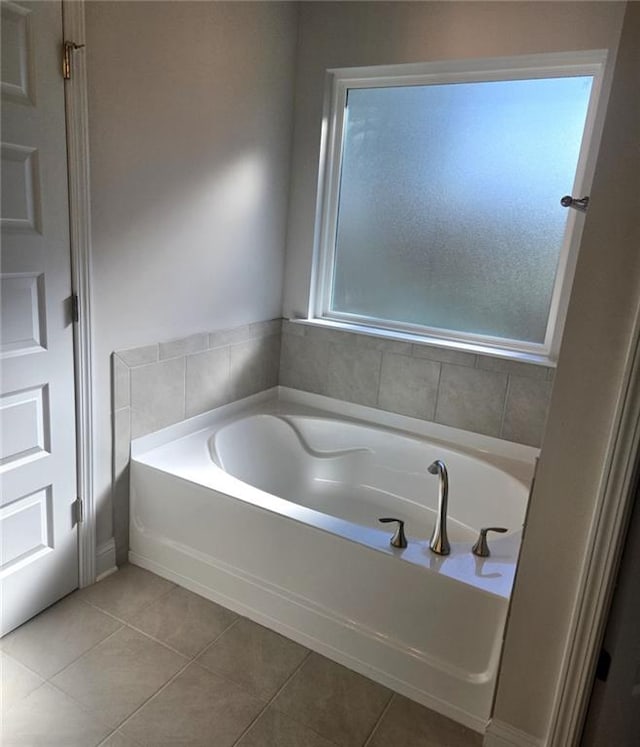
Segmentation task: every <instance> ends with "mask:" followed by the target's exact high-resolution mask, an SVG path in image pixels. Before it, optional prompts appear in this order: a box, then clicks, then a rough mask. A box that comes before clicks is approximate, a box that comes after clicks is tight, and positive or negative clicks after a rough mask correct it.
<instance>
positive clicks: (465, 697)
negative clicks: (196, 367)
mask: <svg viewBox="0 0 640 747" xmlns="http://www.w3.org/2000/svg"><path fill="white" fill-rule="evenodd" d="M536 454H537V451H536V450H534V449H531V448H528V447H524V446H518V445H516V444H510V443H507V442H504V441H498V440H497V439H492V438H488V437H482V436H476V435H474V434H470V433H466V432H463V431H457V430H455V429H452V428H447V427H444V426H439V425H436V424H433V423H425V422H423V421H418V420H415V419H412V418H407V417H403V416H399V415H393V414H390V413H385V412H382V411H379V410H373V409H371V408H366V407H361V406H358V405H352V404H348V403H344V402H340V401H337V400H331V399H329V398H326V397H320V396H318V395H313V394H307V393H303V392H297V391H295V390H288V389H285V388H282V387H280V388H276V389H275V390H271V391H269V392H263V393H261V394H259V395H255V396H253V397H250V398H247V399H246V400H243V401H240V402H236V403H233V404H231V405H227V406H225V407H221V408H219V409H218V410H214V411H212V412H210V413H206V414H204V415H200V416H197V417H195V418H191V419H190V420H187V421H185V422H183V423H179V424H177V425H175V426H171V427H169V428H166V429H164V430H162V431H159V432H157V433H155V434H151V435H149V436H146V437H144V438H141V439H137V440H136V441H134V442H133V444H132V460H131V469H130V481H131V483H130V487H131V530H130V532H131V534H130V548H131V549H130V555H129V558H130V561H131V562H132V563H134V564H137V565H140V566H142V567H145V568H148V569H149V570H152V571H154V572H155V573H158V574H159V575H161V576H164V577H165V578H168V579H171V580H173V581H175V582H177V583H178V584H181V585H182V586H184V587H186V588H189V589H191V590H193V591H195V592H197V593H199V594H202V595H203V596H205V597H207V598H209V599H212V600H213V601H215V602H218V603H220V604H222V605H224V606H226V607H229V608H231V609H233V610H235V611H237V612H239V613H240V614H243V615H246V616H248V617H249V618H251V619H253V620H255V621H256V622H258V623H261V624H263V625H266V626H268V627H270V628H272V629H274V630H276V631H278V632H280V633H282V634H284V635H286V636H288V637H289V638H292V639H293V640H296V641H298V642H299V643H302V644H303V645H306V646H308V647H309V648H311V649H313V650H315V651H317V652H319V653H321V654H323V655H325V656H328V657H329V658H331V659H333V660H335V661H337V662H339V663H341V664H344V665H345V666H348V667H350V668H351V669H353V670H355V671H358V672H360V673H362V674H364V675H366V676H368V677H370V678H372V679H374V680H376V681H378V682H380V683H382V684H384V685H386V686H388V687H390V688H391V689H393V690H395V691H396V692H399V693H402V694H404V695H406V696H408V697H409V698H412V699H414V700H416V701H418V702H420V703H422V704H424V705H426V706H428V707H430V708H433V709H434V710H436V711H438V712H440V713H442V714H444V715H446V716H449V717H450V718H453V719H455V720H457V721H459V722H461V723H463V724H465V725H467V726H469V727H471V728H473V729H475V730H477V731H483V730H484V728H485V727H486V724H487V721H488V718H489V716H490V708H491V702H492V696H493V690H494V687H495V680H496V673H497V668H498V661H499V656H500V649H501V641H502V635H503V627H504V623H505V619H506V614H507V607H508V603H509V596H510V593H511V587H512V584H513V578H514V573H515V569H516V562H517V557H518V551H519V545H520V536H521V530H522V526H523V521H524V516H525V509H526V502H527V496H528V485H529V481H530V479H531V475H532V469H533V464H534V460H535V456H536ZM434 459H442V460H443V461H444V462H445V463H446V465H447V468H448V471H449V481H450V491H449V524H448V528H449V539H450V541H451V553H450V555H448V556H446V557H441V556H437V555H435V554H434V553H432V552H431V551H430V550H429V549H428V541H429V537H430V534H431V531H432V528H433V523H434V518H435V511H436V508H437V496H438V480H437V478H436V477H434V476H432V475H430V474H429V473H428V472H427V470H426V467H427V466H428V465H429V464H430V463H431V462H432V461H433V460H434ZM384 516H391V517H397V518H400V519H402V520H404V521H405V530H406V533H407V537H408V540H409V544H408V547H407V548H406V549H403V550H401V549H396V548H393V547H391V546H390V544H389V539H390V536H391V534H392V529H393V527H391V528H390V526H391V525H388V524H386V525H383V524H380V523H379V522H378V519H379V518H380V517H384ZM483 526H503V527H506V528H508V530H509V531H508V532H507V533H505V534H503V535H497V534H494V535H490V538H489V544H490V548H491V555H490V557H488V558H478V557H476V556H474V555H473V554H472V553H471V547H472V545H473V543H474V542H475V540H476V539H477V534H478V530H479V528H480V527H483Z"/></svg>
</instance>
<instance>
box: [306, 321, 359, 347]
mask: <svg viewBox="0 0 640 747" xmlns="http://www.w3.org/2000/svg"><path fill="white" fill-rule="evenodd" d="M304 334H305V337H308V338H309V339H310V340H313V342H328V343H329V344H331V345H349V344H351V345H355V342H356V337H357V335H353V334H350V333H349V332H346V331H345V330H343V329H334V328H333V327H318V326H314V325H311V324H308V325H306V326H305V328H304Z"/></svg>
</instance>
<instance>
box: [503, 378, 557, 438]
mask: <svg viewBox="0 0 640 747" xmlns="http://www.w3.org/2000/svg"><path fill="white" fill-rule="evenodd" d="M552 388H553V383H552V382H551V381H539V380H537V379H524V378H522V377H520V376H511V377H510V381H509V390H508V392H507V403H506V406H505V411H504V422H503V424H502V434H501V435H502V438H506V439H508V440H509V441H516V442H517V443H520V444H528V445H529V446H540V444H541V443H542V436H543V432H544V426H545V423H546V420H547V412H548V410H549V401H550V399H551V390H552Z"/></svg>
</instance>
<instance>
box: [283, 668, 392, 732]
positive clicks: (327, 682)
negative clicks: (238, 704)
mask: <svg viewBox="0 0 640 747" xmlns="http://www.w3.org/2000/svg"><path fill="white" fill-rule="evenodd" d="M390 697H391V692H390V691H389V690H387V688H386V687H383V686H382V685H378V684H377V683H376V682H372V681H371V680H368V679H367V678H366V677H362V676H361V675H359V674H356V673H355V672H352V671H351V670H349V669H346V668H345V667H342V666H340V665H339V664H335V663H334V662H332V661H329V660H328V659H325V658H324V657H322V656H319V655H318V654H311V656H310V657H309V658H308V659H307V661H306V662H305V663H304V665H303V666H302V668H301V669H300V671H299V672H298V673H297V674H296V675H295V677H293V679H292V680H291V681H290V682H289V683H287V686H286V687H285V688H284V690H283V691H282V692H281V693H280V694H279V695H278V697H277V698H276V699H275V701H274V703H273V706H274V708H276V709H277V710H279V711H283V712H284V713H287V714H288V715H290V716H291V717H292V718H295V719H296V720H297V721H301V722H302V723H304V724H306V725H307V726H309V727H310V728H312V729H313V730H314V731H317V732H318V733H319V734H322V736H324V737H326V738H327V739H331V740H333V741H334V742H336V744H339V745H344V747H361V745H362V744H363V743H364V740H365V739H366V738H367V736H368V735H369V733H370V732H371V730H372V729H373V727H374V725H375V723H376V721H377V720H378V718H379V717H380V714H381V713H382V711H383V710H384V707H385V706H386V705H387V703H388V702H389V698H390ZM398 744H399V743H398Z"/></svg>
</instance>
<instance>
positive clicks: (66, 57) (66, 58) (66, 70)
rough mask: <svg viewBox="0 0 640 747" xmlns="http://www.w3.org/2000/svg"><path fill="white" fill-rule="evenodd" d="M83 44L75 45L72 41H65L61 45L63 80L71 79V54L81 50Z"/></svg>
mask: <svg viewBox="0 0 640 747" xmlns="http://www.w3.org/2000/svg"><path fill="white" fill-rule="evenodd" d="M83 47H84V44H76V43H75V42H72V41H66V42H64V44H63V45H62V77H63V78H64V79H65V80H70V79H71V58H72V56H73V52H75V51H76V50H77V49H82V48H83Z"/></svg>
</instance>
